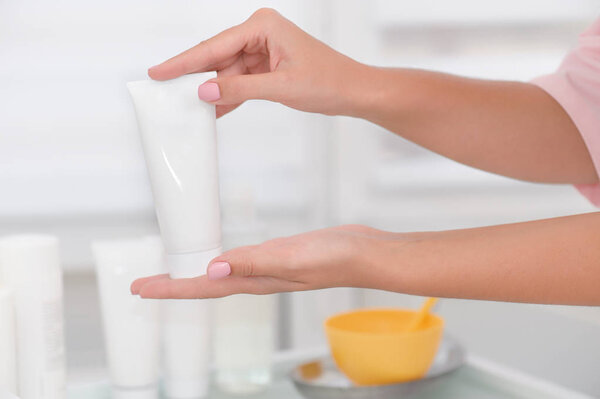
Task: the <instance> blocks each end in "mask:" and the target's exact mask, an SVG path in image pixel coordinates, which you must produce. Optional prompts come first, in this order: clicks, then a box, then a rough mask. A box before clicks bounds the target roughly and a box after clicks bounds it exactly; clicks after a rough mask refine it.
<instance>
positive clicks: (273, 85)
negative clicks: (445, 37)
mask: <svg viewBox="0 0 600 399" xmlns="http://www.w3.org/2000/svg"><path fill="white" fill-rule="evenodd" d="M365 69H367V67H366V66H364V65H362V64H359V63H358V62H356V61H353V60H352V59H350V58H348V57H346V56H344V55H342V54H340V53H338V52H336V51H335V50H333V49H331V48H330V47H328V46H327V45H325V44H324V43H322V42H320V41H318V40H317V39H315V38H313V37H312V36H310V35H308V34H307V33H306V32H304V31H302V30H301V29H300V28H298V27H297V26H296V25H294V24H293V23H292V22H290V21H289V20H287V19H285V18H284V17H282V16H281V15H280V14H279V13H277V12H276V11H274V10H271V9H260V10H258V11H256V12H255V13H254V14H253V15H252V16H251V17H250V18H249V19H248V20H247V21H245V22H244V23H242V24H240V25H237V26H234V27H232V28H230V29H227V30H226V31H224V32H221V33H220V34H218V35H216V36H214V37H213V38H211V39H208V40H206V41H203V42H201V43H200V44H198V45H197V46H195V47H192V48H191V49H189V50H187V51H185V52H183V53H181V54H179V55H178V56H176V57H173V58H171V59H169V60H168V61H165V62H164V63H162V64H160V65H157V66H154V67H152V68H150V69H149V70H148V75H150V77H151V78H152V79H156V80H166V79H173V78H176V77H178V76H181V75H184V74H188V73H194V72H204V71H214V70H216V71H217V76H218V77H217V78H216V79H211V80H210V81H208V82H206V83H204V84H202V85H201V86H200V87H199V89H198V95H199V97H200V98H201V99H202V100H205V101H208V102H211V103H213V104H216V105H217V117H219V116H222V115H224V114H226V113H227V112H229V111H231V110H233V109H234V108H236V107H237V106H239V105H240V104H242V103H243V102H244V101H246V100H249V99H264V100H271V101H276V102H280V103H283V104H285V105H287V106H290V107H292V108H296V109H299V110H303V111H310V112H320V113H324V114H345V115H352V114H353V108H355V107H356V105H357V104H355V100H357V99H359V98H360V91H359V90H358V89H357V82H359V81H361V80H363V79H364V77H365V76H366V75H365V74H364V73H363V72H364V70H365Z"/></svg>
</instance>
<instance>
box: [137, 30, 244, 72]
mask: <svg viewBox="0 0 600 399" xmlns="http://www.w3.org/2000/svg"><path fill="white" fill-rule="evenodd" d="M248 26H249V25H247V24H245V23H243V24H241V25H237V26H234V27H232V28H229V29H227V30H225V31H223V32H221V33H219V34H218V35H216V36H214V37H212V38H210V39H208V40H206V41H203V42H201V43H199V44H197V45H196V46H194V47H192V48H190V49H188V50H186V51H184V52H183V53H181V54H179V55H176V56H175V57H173V58H171V59H169V60H167V61H165V62H163V63H162V64H159V65H155V66H153V67H152V68H150V69H149V70H148V76H150V77H151V78H152V79H155V80H168V79H174V78H176V77H178V76H181V75H185V74H187V73H193V72H205V71H212V70H217V69H223V68H224V67H226V66H228V65H230V64H231V63H232V62H234V61H235V60H236V58H237V56H238V53H239V52H240V51H241V50H242V49H243V48H244V47H245V46H246V43H247V34H246V31H247V29H248Z"/></svg>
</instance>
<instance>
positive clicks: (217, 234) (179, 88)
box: [127, 73, 221, 278]
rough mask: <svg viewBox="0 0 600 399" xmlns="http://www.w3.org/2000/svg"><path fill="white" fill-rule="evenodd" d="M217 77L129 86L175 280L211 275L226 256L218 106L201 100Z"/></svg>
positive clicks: (199, 75) (196, 76) (204, 75)
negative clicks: (203, 88) (211, 267)
mask: <svg viewBox="0 0 600 399" xmlns="http://www.w3.org/2000/svg"><path fill="white" fill-rule="evenodd" d="M214 76H215V74H214V73H195V74H190V75H184V76H182V77H179V78H177V79H173V80H168V81H164V82H157V81H153V80H143V81H138V82H129V83H128V84H127V88H128V89H129V93H130V94H131V98H132V99H133V104H134V106H135V111H136V112H135V113H136V116H137V121H138V127H139V131H140V135H141V138H142V145H143V148H144V157H145V158H146V166H147V168H148V173H149V175H150V184H151V186H152V194H153V197H154V206H155V207H156V216H157V218H158V224H159V226H160V232H161V236H162V239H163V242H164V244H165V249H166V251H167V267H168V270H169V275H170V276H171V277H172V278H187V277H197V276H200V275H202V274H205V273H206V266H207V265H208V262H210V261H211V260H212V259H213V258H214V257H216V256H218V255H220V254H221V219H220V210H219V178H218V165H217V137H216V136H217V134H216V124H215V107H214V105H210V104H208V103H205V102H204V101H201V100H200V99H199V98H198V86H199V85H200V84H202V83H204V81H206V80H208V79H210V78H212V77H214Z"/></svg>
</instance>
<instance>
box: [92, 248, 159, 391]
mask: <svg viewBox="0 0 600 399" xmlns="http://www.w3.org/2000/svg"><path fill="white" fill-rule="evenodd" d="M92 253H93V257H94V261H95V264H96V276H97V279H98V290H99V293H100V305H101V310H102V320H103V327H104V341H105V346H106V355H107V361H108V367H109V372H110V379H111V383H112V386H113V394H114V395H113V396H114V397H116V398H137V397H140V398H147V399H154V398H157V397H158V382H159V367H160V304H159V301H158V300H152V299H142V298H140V297H138V296H134V295H131V292H130V285H131V283H132V282H133V281H134V280H135V279H136V278H139V277H146V276H149V275H155V274H159V273H161V272H162V271H163V270H164V252H163V246H162V242H161V240H160V238H159V237H158V236H155V237H141V238H132V239H121V240H101V241H100V240H99V241H94V242H93V243H92Z"/></svg>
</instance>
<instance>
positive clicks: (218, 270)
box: [206, 262, 231, 280]
mask: <svg viewBox="0 0 600 399" xmlns="http://www.w3.org/2000/svg"><path fill="white" fill-rule="evenodd" d="M206 274H207V276H208V279H209V280H219V279H222V278H223V277H227V276H229V275H230V274H231V266H230V265H229V263H227V262H215V263H213V264H212V265H210V266H208V270H207V271H206Z"/></svg>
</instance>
